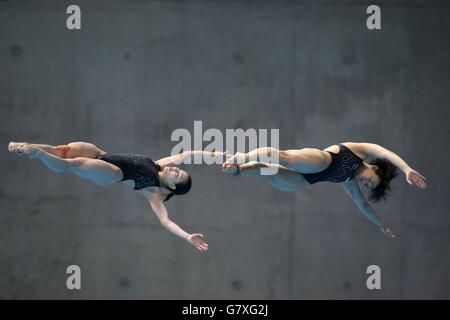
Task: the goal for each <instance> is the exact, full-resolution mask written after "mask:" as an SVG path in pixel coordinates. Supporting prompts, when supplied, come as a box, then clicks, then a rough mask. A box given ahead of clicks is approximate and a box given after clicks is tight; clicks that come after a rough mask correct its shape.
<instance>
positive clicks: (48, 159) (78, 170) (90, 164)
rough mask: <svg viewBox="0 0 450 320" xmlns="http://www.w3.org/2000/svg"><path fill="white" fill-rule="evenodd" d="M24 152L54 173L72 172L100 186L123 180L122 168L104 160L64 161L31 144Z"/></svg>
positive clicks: (77, 159)
mask: <svg viewBox="0 0 450 320" xmlns="http://www.w3.org/2000/svg"><path fill="white" fill-rule="evenodd" d="M23 152H24V153H25V154H26V155H27V156H28V157H29V158H30V159H38V160H40V161H41V162H42V163H43V164H44V165H45V166H46V167H47V168H49V169H50V170H52V171H54V172H66V171H70V172H73V173H75V174H76V175H77V176H79V177H81V178H84V179H89V180H92V181H94V182H95V183H96V184H98V185H107V184H111V183H114V182H117V181H120V180H121V179H122V178H123V173H122V170H120V168H118V167H117V166H115V165H113V164H111V163H108V162H106V161H103V160H96V159H91V158H85V157H76V158H68V159H63V158H60V157H58V156H55V155H53V154H51V153H47V152H45V151H44V150H42V149H40V148H38V147H35V146H32V145H30V144H29V145H25V146H23Z"/></svg>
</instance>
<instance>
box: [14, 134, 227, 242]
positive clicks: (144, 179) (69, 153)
mask: <svg viewBox="0 0 450 320" xmlns="http://www.w3.org/2000/svg"><path fill="white" fill-rule="evenodd" d="M8 149H9V151H10V152H15V153H17V154H25V155H27V156H28V157H29V158H30V159H38V160H40V161H42V163H44V165H46V166H47V167H48V168H49V169H50V170H52V171H54V172H72V173H74V174H76V175H77V176H79V177H81V178H84V179H88V180H91V181H93V182H95V183H96V184H97V185H102V186H103V185H110V184H113V183H117V182H122V183H124V184H125V185H127V186H129V187H131V188H134V190H136V191H137V192H139V194H141V195H142V196H144V197H145V198H146V199H147V201H148V202H149V204H150V206H151V207H152V209H153V211H154V212H155V214H156V215H157V216H158V218H159V221H160V222H161V225H162V226H163V227H165V228H166V229H167V230H169V231H170V232H172V233H174V234H175V235H177V236H179V237H181V238H183V239H185V240H187V241H188V242H189V243H190V244H192V245H193V246H195V247H196V248H197V249H199V250H201V251H206V250H208V244H207V243H206V242H205V241H204V240H203V235H202V234H200V233H192V234H189V233H187V232H186V231H184V230H183V229H182V228H180V227H179V226H178V225H177V224H176V223H174V222H173V221H171V220H170V219H169V216H168V213H167V210H166V208H165V206H164V202H165V201H167V200H169V199H170V198H171V197H172V196H174V195H182V194H186V193H187V192H188V191H189V190H190V188H191V184H192V183H191V178H190V176H189V174H188V173H187V172H186V171H184V170H180V169H178V168H177V167H175V166H174V165H177V164H180V163H182V162H183V160H185V159H187V158H189V157H192V156H194V155H196V154H198V153H201V154H203V155H206V156H210V157H216V156H223V153H221V152H215V153H211V152H203V151H185V152H183V153H181V154H178V155H175V156H170V157H166V158H162V159H159V160H158V161H153V160H152V159H151V158H149V157H146V156H142V155H137V154H133V153H129V154H114V153H106V152H104V151H103V150H100V149H99V148H97V147H96V146H95V145H93V144H91V143H87V142H72V143H69V144H66V145H59V146H50V145H46V144H31V143H26V142H20V143H16V142H10V143H9V145H8Z"/></svg>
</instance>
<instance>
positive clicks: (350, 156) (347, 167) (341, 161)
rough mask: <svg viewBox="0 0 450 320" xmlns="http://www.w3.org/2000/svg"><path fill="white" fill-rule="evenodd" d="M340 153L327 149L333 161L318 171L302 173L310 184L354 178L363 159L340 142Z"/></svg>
mask: <svg viewBox="0 0 450 320" xmlns="http://www.w3.org/2000/svg"><path fill="white" fill-rule="evenodd" d="M338 146H339V153H337V154H336V153H333V152H330V151H327V152H328V153H329V154H330V155H331V163H330V165H329V166H328V167H327V168H325V169H324V170H322V171H320V172H316V173H302V175H303V177H305V180H306V181H308V182H309V183H310V184H314V183H316V182H322V181H329V182H345V181H348V180H350V179H352V178H353V177H354V176H355V174H356V172H357V171H358V169H359V167H360V166H361V165H362V164H363V160H362V159H361V158H360V157H358V156H357V155H356V154H354V153H353V152H352V151H351V150H350V149H349V148H347V147H346V146H345V145H343V144H341V143H340V144H338Z"/></svg>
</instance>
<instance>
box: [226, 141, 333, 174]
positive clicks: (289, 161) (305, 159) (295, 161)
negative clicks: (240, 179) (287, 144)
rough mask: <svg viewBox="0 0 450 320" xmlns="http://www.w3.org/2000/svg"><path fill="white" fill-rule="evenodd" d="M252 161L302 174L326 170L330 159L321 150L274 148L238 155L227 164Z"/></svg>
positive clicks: (259, 149)
mask: <svg viewBox="0 0 450 320" xmlns="http://www.w3.org/2000/svg"><path fill="white" fill-rule="evenodd" d="M250 161H259V162H265V163H269V162H270V163H275V164H277V163H278V164H280V165H282V166H284V167H286V168H289V169H293V170H295V171H298V172H300V173H312V172H319V171H322V170H323V169H325V168H326V167H327V166H328V164H329V161H330V159H329V155H328V154H327V153H326V152H324V151H322V150H319V149H313V148H303V149H298V150H297V149H292V150H278V149H276V148H272V147H264V148H258V149H255V150H252V151H250V152H248V153H236V154H235V155H234V156H232V157H231V158H229V159H228V160H227V161H226V162H227V163H237V164H243V163H247V162H250Z"/></svg>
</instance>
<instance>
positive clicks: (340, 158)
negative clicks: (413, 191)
mask: <svg viewBox="0 0 450 320" xmlns="http://www.w3.org/2000/svg"><path fill="white" fill-rule="evenodd" d="M262 158H263V159H270V161H268V160H263V161H261V159H262ZM368 158H371V159H372V160H371V161H369V160H368ZM261 168H272V169H275V170H274V172H276V173H275V174H272V175H262V174H261V173H262V171H261V172H260V170H261ZM397 168H399V169H400V170H401V171H402V172H403V173H404V174H405V176H406V181H407V182H408V183H409V184H411V185H412V184H414V185H416V186H418V187H419V188H421V189H424V188H426V186H427V185H426V179H425V177H424V176H422V175H421V174H420V173H418V172H417V171H415V170H413V169H412V168H411V167H410V166H409V165H408V164H407V163H406V162H405V161H403V159H402V158H400V157H399V156H398V155H397V154H395V153H394V152H392V151H389V150H387V149H385V148H383V147H381V146H379V145H376V144H372V143H355V142H346V143H340V144H338V145H332V146H330V147H328V148H326V149H324V150H319V149H314V148H304V149H300V150H277V149H275V148H271V147H266V148H259V149H255V150H253V151H251V152H249V153H246V154H242V153H236V154H235V155H234V156H232V157H231V158H229V159H227V161H226V162H225V163H224V164H223V165H222V169H223V171H224V172H225V173H228V174H231V175H236V176H237V175H240V176H260V177H262V178H264V179H265V180H267V181H268V182H270V183H271V185H272V186H273V187H274V188H277V189H279V190H283V191H294V190H298V189H301V188H305V187H308V186H310V185H312V184H314V183H316V182H321V181H329V182H340V183H342V185H343V186H344V189H345V191H346V192H347V194H348V195H349V197H350V198H351V199H352V200H353V202H354V203H355V204H356V206H357V207H358V209H359V210H360V211H361V212H362V213H363V214H364V215H365V216H366V217H367V218H368V219H369V220H370V221H372V222H373V223H374V224H375V225H377V226H378V227H379V228H380V229H381V231H382V232H383V233H385V234H387V235H389V236H391V237H395V235H394V234H393V232H392V231H391V230H390V229H389V228H388V227H387V226H386V224H385V223H384V222H383V221H382V219H381V218H380V217H379V216H378V215H377V214H376V213H375V211H374V210H373V209H372V207H371V206H370V205H369V203H368V202H367V201H366V200H365V198H364V196H363V194H362V193H361V190H360V189H359V186H358V182H359V183H361V184H362V185H363V186H364V187H365V188H366V189H368V190H369V191H370V198H369V199H370V200H372V201H379V200H380V199H385V198H386V195H387V193H388V191H389V190H390V182H391V180H392V179H393V178H395V177H396V176H397V175H398V169H397Z"/></svg>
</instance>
